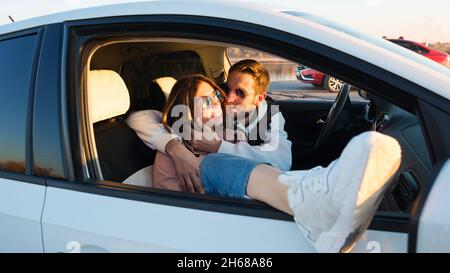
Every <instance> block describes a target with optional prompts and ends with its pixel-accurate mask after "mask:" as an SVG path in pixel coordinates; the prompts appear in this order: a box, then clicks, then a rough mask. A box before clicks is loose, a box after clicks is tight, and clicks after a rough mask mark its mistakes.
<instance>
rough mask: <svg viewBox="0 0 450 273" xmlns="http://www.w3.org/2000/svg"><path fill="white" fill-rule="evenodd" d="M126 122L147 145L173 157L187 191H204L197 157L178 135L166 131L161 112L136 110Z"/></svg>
mask: <svg viewBox="0 0 450 273" xmlns="http://www.w3.org/2000/svg"><path fill="white" fill-rule="evenodd" d="M126 122H127V125H128V126H129V127H130V128H131V129H133V130H134V131H135V132H136V134H137V135H138V136H139V138H140V139H141V140H142V141H143V142H144V143H145V144H146V145H147V146H149V147H150V148H151V149H153V150H158V151H159V152H161V153H164V154H167V155H169V156H170V157H171V158H172V159H173V161H174V165H175V169H176V171H177V175H178V177H179V179H180V180H181V181H182V182H183V183H184V184H185V188H186V189H187V190H188V191H190V192H198V193H203V192H204V190H203V186H202V183H201V182H200V161H199V159H198V158H197V157H196V156H195V155H194V154H193V153H192V152H190V151H189V150H188V149H187V148H186V147H185V146H184V145H183V144H182V143H181V142H180V140H181V138H180V137H179V136H177V135H175V134H170V133H169V132H167V130H166V129H165V128H164V126H163V125H162V123H161V122H162V113H161V112H159V111H156V110H143V111H137V112H134V113H132V114H130V115H129V116H128V118H127V120H126Z"/></svg>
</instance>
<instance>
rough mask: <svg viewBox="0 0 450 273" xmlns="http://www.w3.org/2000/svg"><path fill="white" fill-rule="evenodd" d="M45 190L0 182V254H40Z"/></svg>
mask: <svg viewBox="0 0 450 273" xmlns="http://www.w3.org/2000/svg"><path fill="white" fill-rule="evenodd" d="M45 190H46V188H45V186H44V185H37V184H32V183H25V182H19V181H17V180H11V179H4V178H0V223H1V224H0V252H43V251H44V249H43V245H42V233H41V223H40V222H41V216H42V210H43V206H44V200H45Z"/></svg>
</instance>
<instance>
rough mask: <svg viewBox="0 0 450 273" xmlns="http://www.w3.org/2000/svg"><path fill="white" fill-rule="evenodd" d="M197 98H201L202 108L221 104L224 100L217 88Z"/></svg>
mask: <svg viewBox="0 0 450 273" xmlns="http://www.w3.org/2000/svg"><path fill="white" fill-rule="evenodd" d="M198 98H199V99H200V100H201V104H202V108H204V109H205V108H210V107H212V106H215V105H218V104H221V103H222V102H223V100H224V98H223V96H222V94H221V93H220V91H219V90H214V92H213V93H212V94H211V95H209V96H202V97H198Z"/></svg>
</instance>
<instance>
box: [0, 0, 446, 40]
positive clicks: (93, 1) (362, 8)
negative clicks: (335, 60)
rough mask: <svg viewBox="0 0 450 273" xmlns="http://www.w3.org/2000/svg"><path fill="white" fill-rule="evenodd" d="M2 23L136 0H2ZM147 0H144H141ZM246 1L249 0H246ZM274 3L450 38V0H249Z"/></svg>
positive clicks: (376, 27)
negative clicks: (11, 19) (11, 18)
mask: <svg viewBox="0 0 450 273" xmlns="http://www.w3.org/2000/svg"><path fill="white" fill-rule="evenodd" d="M0 1H1V2H3V3H1V6H2V8H1V10H0V24H6V23H9V22H10V20H9V19H8V15H11V16H12V17H13V18H14V19H15V20H16V21H18V20H22V19H26V18H30V17H35V16H39V15H43V14H49V13H54V12H59V11H65V10H69V9H76V8H83V7H89V6H96V5H105V4H111V3H122V2H136V0H15V1H9V0H0ZM141 1H143V0H141ZM211 1H214V0H211ZM243 1H245V0H243ZM245 2H257V3H259V4H264V3H274V2H276V3H277V5H281V6H284V7H286V8H290V9H297V10H302V11H307V12H311V13H314V14H317V15H320V16H322V17H325V18H328V19H331V20H334V21H337V22H340V23H343V24H346V25H348V26H352V27H354V28H356V29H358V30H362V31H364V32H367V33H370V34H373V35H377V36H387V37H389V38H397V37H399V36H403V37H405V39H410V40H415V41H418V42H431V43H433V42H450V0H428V1H424V0H247V1H245Z"/></svg>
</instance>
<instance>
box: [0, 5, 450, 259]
mask: <svg viewBox="0 0 450 273" xmlns="http://www.w3.org/2000/svg"><path fill="white" fill-rule="evenodd" d="M239 46H244V47H247V48H251V49H255V50H261V51H264V52H267V53H270V54H273V55H276V56H278V57H282V58H284V59H288V60H291V61H293V62H294V63H301V64H305V65H307V66H308V67H311V68H314V69H318V70H320V71H323V72H324V73H327V74H331V75H336V76H337V77H339V79H342V80H343V81H345V82H346V83H350V84H351V85H353V86H357V87H358V88H361V89H362V90H366V91H367V94H366V93H364V92H361V95H362V96H364V98H366V99H368V101H366V100H356V101H353V100H350V97H349V96H348V93H347V94H343V92H341V93H340V94H339V96H337V99H336V101H329V100H323V101H314V100H311V99H309V100H301V99H299V100H280V101H278V103H279V105H280V110H281V111H282V113H283V115H284V117H285V119H286V122H287V123H286V131H287V132H288V134H289V138H290V140H291V141H292V160H293V161H292V168H293V169H303V168H310V167H313V166H315V165H318V164H327V163H328V162H330V160H332V159H333V158H336V157H337V156H339V153H340V151H341V150H342V148H343V146H344V145H345V143H347V142H348V140H349V139H350V138H351V137H352V136H354V135H356V134H357V133H360V132H361V131H365V130H377V131H380V132H382V133H385V134H389V135H391V136H393V137H395V138H396V139H397V140H398V141H399V143H400V145H401V146H402V151H403V155H402V165H401V167H400V170H399V172H398V173H397V175H396V177H395V183H394V184H393V186H392V188H391V189H390V190H389V191H388V192H387V194H386V196H385V199H384V201H383V202H382V205H381V206H380V209H379V211H378V212H377V213H376V215H375V217H374V218H373V221H372V223H371V225H370V226H369V229H368V231H367V232H366V233H365V234H364V235H363V236H362V238H361V239H360V240H359V241H358V244H357V245H356V247H355V248H354V249H353V251H354V252H449V251H450V213H448V208H449V207H450V201H449V200H450V198H449V197H450V183H449V181H450V160H449V158H450V126H449V125H450V102H449V100H450V70H448V69H446V68H445V67H443V66H441V65H439V64H436V63H434V62H432V61H430V60H428V59H426V58H425V57H422V56H420V55H418V54H415V53H413V52H410V51H409V50H407V49H404V48H401V47H398V46H397V45H395V44H392V43H390V42H388V41H385V40H383V39H380V38H376V37H372V36H369V35H366V34H362V33H359V32H356V31H354V30H351V29H350V28H346V27H343V26H341V25H337V24H334V23H331V22H329V21H326V20H324V19H321V18H319V17H317V16H314V15H311V14H307V13H303V12H299V11H287V10H282V9H276V8H272V7H262V6H256V5H253V4H237V3H225V2H224V3H218V2H215V3H209V2H207V1H204V2H199V1H161V2H159V1H155V2H138V3H126V4H117V5H109V6H101V7H93V8H87V9H80V10H73V11H69V12H64V13H59V14H53V15H48V16H43V17H39V18H34V19H29V20H24V21H19V22H15V23H11V24H6V25H3V26H0V71H1V73H0V84H1V86H2V88H1V89H0V169H1V171H0V223H1V225H0V251H1V252H79V251H81V252H174V251H176V252H180V251H181V252H314V248H313V247H312V246H311V245H310V244H309V243H308V241H307V240H306V239H305V238H304V237H303V235H302V234H301V233H300V232H299V230H298V228H297V226H296V224H295V223H294V221H293V219H292V217H290V216H288V215H286V214H284V213H282V212H280V211H277V210H275V209H273V208H271V207H269V206H267V205H265V204H262V203H259V202H256V201H254V200H240V199H230V198H222V197H216V196H208V195H196V194H188V193H182V192H171V191H163V190H157V189H153V188H152V187H151V179H149V173H150V171H151V165H152V162H153V159H154V153H155V151H153V150H151V149H150V148H148V147H147V146H146V145H145V144H144V143H143V142H142V141H141V140H140V139H139V138H138V137H137V136H136V134H135V133H134V131H132V130H131V129H130V128H128V127H127V125H126V124H125V123H124V117H125V116H126V114H127V113H129V112H130V111H133V110H142V109H161V107H162V106H163V105H164V101H165V96H166V95H167V93H168V92H170V88H168V87H167V86H170V81H173V79H172V78H175V79H177V78H178V77H180V76H182V75H184V74H189V73H194V72H195V73H204V74H205V75H207V76H209V77H210V78H214V79H215V80H216V81H223V80H224V79H225V78H226V76H227V71H228V68H229V67H230V61H229V59H228V57H227V54H226V50H227V48H229V47H239ZM92 70H96V71H98V72H96V73H97V74H99V75H100V74H101V75H102V77H100V78H99V77H93V76H92V75H93V74H92V73H93V72H91V71H92ZM127 102H129V103H127ZM336 106H339V107H336ZM329 112H330V113H331V114H328V113H329ZM327 116H328V119H327ZM321 119H325V125H323V122H319V121H320V120H321ZM348 171H349V172H351V171H352V170H348Z"/></svg>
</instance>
